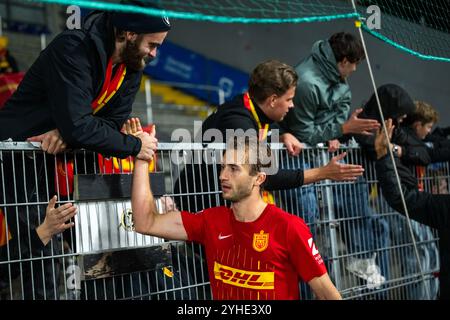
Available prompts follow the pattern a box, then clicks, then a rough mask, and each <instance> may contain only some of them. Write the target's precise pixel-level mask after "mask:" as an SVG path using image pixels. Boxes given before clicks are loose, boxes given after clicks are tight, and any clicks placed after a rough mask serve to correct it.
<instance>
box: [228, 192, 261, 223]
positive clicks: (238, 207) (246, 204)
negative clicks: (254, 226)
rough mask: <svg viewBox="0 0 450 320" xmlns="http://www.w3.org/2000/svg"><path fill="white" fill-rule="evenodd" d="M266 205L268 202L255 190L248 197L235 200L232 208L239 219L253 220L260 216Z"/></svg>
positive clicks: (242, 220) (244, 220) (241, 220)
mask: <svg viewBox="0 0 450 320" xmlns="http://www.w3.org/2000/svg"><path fill="white" fill-rule="evenodd" d="M266 206H267V203H265V202H264V201H263V199H262V198H261V195H260V194H259V193H255V192H253V193H252V194H251V195H250V196H248V197H247V198H245V199H242V200H241V201H238V202H233V204H232V205H231V209H232V210H233V213H234V217H235V218H236V220H237V221H240V222H253V221H255V220H257V219H258V218H259V216H260V215H261V214H262V213H263V211H264V209H265V208H266Z"/></svg>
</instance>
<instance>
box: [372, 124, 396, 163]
mask: <svg viewBox="0 0 450 320" xmlns="http://www.w3.org/2000/svg"><path fill="white" fill-rule="evenodd" d="M385 124H386V129H387V132H388V135H389V139H391V138H392V132H393V131H394V127H395V126H394V125H393V124H392V119H388V120H386V121H385ZM374 145H375V152H376V153H377V159H380V158H383V157H384V156H385V155H386V154H387V153H388V149H387V147H388V140H387V139H386V135H385V134H384V132H383V128H380V130H378V132H377V136H376V137H375V144H374ZM391 147H392V144H391Z"/></svg>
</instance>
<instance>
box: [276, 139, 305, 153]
mask: <svg viewBox="0 0 450 320" xmlns="http://www.w3.org/2000/svg"><path fill="white" fill-rule="evenodd" d="M280 140H281V142H283V143H284V145H285V146H286V149H287V151H288V153H289V155H291V156H298V155H299V154H300V152H301V151H302V149H303V147H304V146H303V143H301V142H300V141H299V140H298V139H297V138H296V137H295V136H294V135H292V134H290V133H285V134H282V135H281V137H280Z"/></svg>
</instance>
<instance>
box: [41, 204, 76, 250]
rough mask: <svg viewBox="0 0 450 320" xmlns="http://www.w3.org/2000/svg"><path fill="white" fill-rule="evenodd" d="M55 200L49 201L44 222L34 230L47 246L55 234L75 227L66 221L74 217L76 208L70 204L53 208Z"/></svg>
mask: <svg viewBox="0 0 450 320" xmlns="http://www.w3.org/2000/svg"><path fill="white" fill-rule="evenodd" d="M56 199H57V198H56V196H53V198H51V199H50V201H49V203H48V205H47V210H46V213H45V219H44V222H43V223H42V224H41V225H39V227H37V228H36V232H37V234H38V236H39V238H40V239H41V241H42V243H43V244H44V245H47V243H48V242H49V241H50V240H51V239H52V237H53V236H54V235H55V234H58V233H61V232H63V231H64V230H66V229H69V228H71V227H73V226H74V225H75V224H74V223H73V222H68V221H69V220H70V219H71V218H73V217H74V216H75V214H76V213H77V208H76V207H75V206H74V205H73V204H72V203H66V204H64V205H62V206H59V207H58V208H55V204H56Z"/></svg>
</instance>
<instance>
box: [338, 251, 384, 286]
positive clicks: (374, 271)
mask: <svg viewBox="0 0 450 320" xmlns="http://www.w3.org/2000/svg"><path fill="white" fill-rule="evenodd" d="M375 258H376V253H374V255H373V258H368V259H358V258H350V262H349V263H348V264H347V266H346V269H347V270H348V271H349V272H351V273H352V274H354V275H355V276H357V277H359V278H362V279H364V280H366V281H367V287H368V288H369V289H379V288H380V287H381V285H382V284H383V283H385V282H386V279H385V277H383V276H382V275H381V272H380V267H378V266H377V264H376V263H375Z"/></svg>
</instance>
